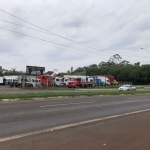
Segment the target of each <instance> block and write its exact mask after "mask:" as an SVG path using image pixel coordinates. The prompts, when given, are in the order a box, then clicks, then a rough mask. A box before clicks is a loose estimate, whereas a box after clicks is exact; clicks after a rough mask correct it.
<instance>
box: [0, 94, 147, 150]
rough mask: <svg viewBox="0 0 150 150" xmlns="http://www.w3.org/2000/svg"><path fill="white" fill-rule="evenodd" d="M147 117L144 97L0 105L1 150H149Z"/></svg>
mask: <svg viewBox="0 0 150 150" xmlns="http://www.w3.org/2000/svg"><path fill="white" fill-rule="evenodd" d="M149 118H150V95H148V94H145V95H127V96H101V97H90V98H89V97H88V98H86V97H83V98H71V99H70V98H65V99H52V100H49V99H45V100H37V101H33V100H32V101H17V102H0V150H20V149H21V150H27V149H28V150H30V149H36V150H49V149H50V150H51V149H52V150H61V149H62V150H76V149H77V150H80V149H81V150H91V149H94V150H98V149H104V150H105V149H110V150H117V149H119V150H126V149H128V150H134V149H135V150H138V149H139V150H149V149H150V136H149V135H150V128H149V125H150V119H149ZM96 119H97V120H96ZM86 121H87V122H86Z"/></svg>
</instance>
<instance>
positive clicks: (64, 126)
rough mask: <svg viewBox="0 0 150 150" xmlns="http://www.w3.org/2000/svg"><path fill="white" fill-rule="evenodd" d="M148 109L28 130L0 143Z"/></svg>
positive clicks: (2, 139)
mask: <svg viewBox="0 0 150 150" xmlns="http://www.w3.org/2000/svg"><path fill="white" fill-rule="evenodd" d="M148 111H150V109H145V110H139V111H134V112H129V113H124V114H120V115H114V116H109V117H104V118H98V119H92V120H87V121H82V122H78V123H72V124H67V125H63V126H58V127H53V128H49V129H44V130H40V131H35V132H29V133H25V134H20V135H14V136H10V137H5V138H0V143H1V142H6V141H10V140H15V139H19V138H23V137H27V136H32V135H36V134H41V133H46V132H52V131H56V130H61V129H66V128H70V127H75V126H79V125H85V124H89V123H94V122H98V121H103V120H108V119H113V118H114V119H115V118H119V117H123V116H129V115H133V114H138V113H142V112H148Z"/></svg>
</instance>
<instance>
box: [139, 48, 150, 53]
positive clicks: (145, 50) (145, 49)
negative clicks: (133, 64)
mask: <svg viewBox="0 0 150 150" xmlns="http://www.w3.org/2000/svg"><path fill="white" fill-rule="evenodd" d="M141 49H143V50H145V51H147V52H148V53H150V52H149V51H148V50H146V49H145V48H141Z"/></svg>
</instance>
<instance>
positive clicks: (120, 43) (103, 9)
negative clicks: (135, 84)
mask: <svg viewBox="0 0 150 150" xmlns="http://www.w3.org/2000/svg"><path fill="white" fill-rule="evenodd" d="M149 5H150V1H148V0H145V1H140V0H126V1H120V0H113V1H112V0H108V1H105V0H95V1H92V0H82V1H76V0H62V1H59V0H56V1H52V0H32V1H31V0H12V1H11V5H10V1H9V0H5V1H1V6H0V8H1V9H3V10H5V11H7V12H9V13H12V14H13V15H16V16H18V17H20V18H22V19H24V20H26V21H28V22H31V23H33V24H35V25H37V26H40V27H42V28H44V29H46V30H49V31H51V32H54V33H57V34H59V35H62V36H64V37H67V38H70V39H73V40H75V41H79V42H83V43H86V44H91V45H94V46H98V47H99V48H97V47H95V48H97V49H98V50H96V49H92V48H89V47H84V46H81V45H78V44H75V43H73V42H70V41H67V40H64V39H61V38H58V37H57V36H52V35H50V34H45V33H41V32H36V31H32V30H29V29H26V28H23V27H18V26H14V25H12V24H7V23H4V22H1V21H0V27H5V28H8V29H11V30H14V31H17V32H20V33H23V34H27V35H32V36H34V37H37V38H40V39H46V40H48V41H52V42H55V43H60V44H63V45H68V46H71V47H73V48H77V49H81V50H85V51H89V52H90V53H86V52H84V51H78V50H75V49H70V48H65V47H60V46H57V45H54V44H52V43H49V42H43V41H39V40H36V41H35V39H31V38H27V37H25V36H21V35H16V34H12V33H9V32H5V31H1V30H0V35H1V36H0V64H1V65H2V66H3V67H4V68H7V69H10V68H12V67H16V66H17V69H18V70H25V66H26V65H27V64H28V65H39V66H40V65H41V66H45V67H46V70H53V69H54V68H57V69H58V70H60V71H66V70H67V69H68V68H70V66H75V67H79V66H85V65H89V64H91V63H99V62H100V61H107V60H108V59H109V57H111V56H112V55H113V54H115V53H119V54H120V55H121V56H122V57H123V58H124V59H127V60H129V61H131V62H132V63H134V62H136V61H141V63H147V62H149V59H148V58H144V56H146V55H149V54H148V53H147V52H146V51H143V50H141V49H140V47H144V48H145V49H147V50H149V51H150V43H149V39H150V27H149V24H150V12H149ZM0 19H4V20H7V21H10V22H14V23H17V24H20V25H23V26H28V27H32V28H35V27H33V26H31V25H29V24H27V23H25V22H22V21H21V20H18V19H16V18H14V17H12V16H9V15H8V14H5V13H3V12H1V11H0ZM36 29H38V28H36ZM104 51H105V52H104ZM123 52H126V53H128V55H125V54H124V53H123ZM91 53H93V54H91ZM135 53H136V55H138V56H140V57H134V54H135ZM127 56H133V57H127ZM6 57H7V58H8V60H6V59H5V58H6ZM9 62H11V63H9Z"/></svg>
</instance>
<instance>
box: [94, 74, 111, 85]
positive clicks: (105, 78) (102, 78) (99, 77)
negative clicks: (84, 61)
mask: <svg viewBox="0 0 150 150" xmlns="http://www.w3.org/2000/svg"><path fill="white" fill-rule="evenodd" d="M96 77H97V78H98V79H100V80H101V81H102V82H104V84H105V85H111V83H110V80H109V79H108V78H107V77H106V76H99V75H98V76H96Z"/></svg>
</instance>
